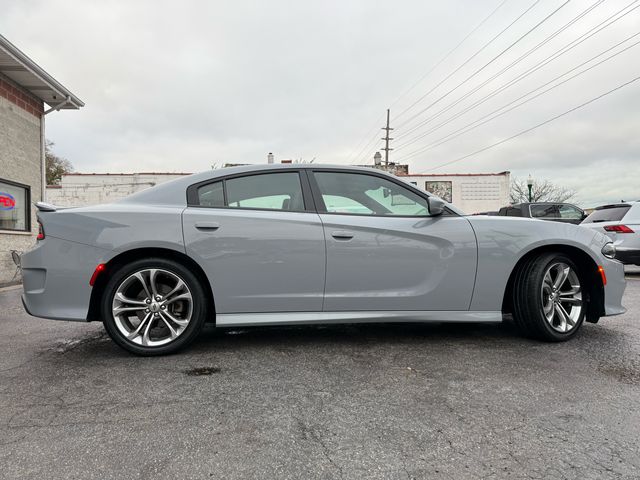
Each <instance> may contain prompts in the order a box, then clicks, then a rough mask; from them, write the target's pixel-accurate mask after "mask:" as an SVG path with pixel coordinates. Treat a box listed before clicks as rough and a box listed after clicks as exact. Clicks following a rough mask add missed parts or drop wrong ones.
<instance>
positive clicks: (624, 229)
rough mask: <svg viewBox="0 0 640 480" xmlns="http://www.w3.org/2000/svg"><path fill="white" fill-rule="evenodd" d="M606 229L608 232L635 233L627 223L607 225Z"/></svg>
mask: <svg viewBox="0 0 640 480" xmlns="http://www.w3.org/2000/svg"><path fill="white" fill-rule="evenodd" d="M604 229H605V230H606V231H607V232H616V233H634V231H633V230H631V229H630V228H629V227H627V226H626V225H607V226H606V227H604Z"/></svg>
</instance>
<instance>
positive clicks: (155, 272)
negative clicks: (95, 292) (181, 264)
mask: <svg viewBox="0 0 640 480" xmlns="http://www.w3.org/2000/svg"><path fill="white" fill-rule="evenodd" d="M112 313H113V319H114V321H115V324H116V327H117V328H118V330H119V332H120V333H121V334H122V335H123V336H124V337H125V338H126V339H127V340H129V341H130V342H133V343H135V344H137V345H142V346H147V347H158V346H162V345H166V344H168V343H170V342H172V341H174V340H175V339H176V338H178V337H179V336H180V335H181V334H182V333H183V332H184V331H185V330H186V328H187V326H188V325H189V321H190V320H191V316H192V313H193V297H192V295H191V291H190V290H189V287H188V286H187V284H186V283H185V282H184V281H183V280H182V279H181V278H180V277H178V276H177V275H176V274H175V273H172V272H170V271H168V270H164V269H159V268H147V269H144V270H140V271H137V272H135V273H133V274H131V275H130V276H128V277H127V278H126V279H124V280H123V281H122V283H121V284H120V285H119V286H118V288H117V289H116V292H115V294H114V297H113V302H112Z"/></svg>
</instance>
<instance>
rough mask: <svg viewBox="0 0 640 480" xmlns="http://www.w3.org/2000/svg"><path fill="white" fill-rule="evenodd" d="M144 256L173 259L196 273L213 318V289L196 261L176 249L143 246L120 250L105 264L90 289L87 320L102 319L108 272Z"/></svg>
mask: <svg viewBox="0 0 640 480" xmlns="http://www.w3.org/2000/svg"><path fill="white" fill-rule="evenodd" d="M145 257H159V258H164V259H168V260H173V261H175V262H178V263H180V264H182V265H184V266H185V267H188V268H189V269H190V270H191V271H192V272H193V273H194V274H195V275H196V277H198V280H200V283H201V285H202V288H204V289H205V291H206V292H207V307H209V309H210V310H209V311H210V312H211V313H212V314H213V315H212V317H213V318H215V311H216V309H215V302H214V299H213V290H212V289H211V284H210V283H209V280H208V279H207V275H206V274H205V272H204V270H202V267H200V265H198V263H197V262H196V261H194V260H193V259H192V258H191V257H189V256H188V255H185V254H184V253H182V252H179V251H177V250H171V249H168V248H157V247H143V248H134V249H131V250H127V251H125V252H122V253H120V254H118V255H116V256H115V257H113V258H112V259H111V260H109V261H108V262H107V263H106V264H105V269H104V270H103V271H102V272H101V274H100V275H99V276H98V278H97V279H96V282H95V283H94V285H93V289H92V290H91V298H90V300H89V311H88V313H87V321H89V322H91V321H102V319H101V318H100V304H101V302H102V295H103V294H104V291H105V287H106V285H107V282H108V281H109V277H110V274H111V273H113V272H115V271H116V270H117V269H118V268H120V267H121V266H122V265H126V264H127V263H129V262H131V261H133V260H138V259H140V258H145Z"/></svg>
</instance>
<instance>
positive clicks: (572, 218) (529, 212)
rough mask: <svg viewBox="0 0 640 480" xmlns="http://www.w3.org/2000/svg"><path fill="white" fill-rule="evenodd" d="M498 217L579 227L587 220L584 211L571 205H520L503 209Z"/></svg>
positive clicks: (542, 203) (541, 203)
mask: <svg viewBox="0 0 640 480" xmlns="http://www.w3.org/2000/svg"><path fill="white" fill-rule="evenodd" d="M498 215H502V216H505V217H529V218H539V219H540V220H551V221H552V222H564V223H573V224H576V225H578V224H579V223H580V222H582V220H584V219H585V218H586V214H585V213H584V210H582V209H581V208H578V207H576V206H575V205H571V204H570V203H551V202H538V203H518V204H516V205H509V206H508V207H502V208H501V209H500V211H498Z"/></svg>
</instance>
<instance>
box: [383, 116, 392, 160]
mask: <svg viewBox="0 0 640 480" xmlns="http://www.w3.org/2000/svg"><path fill="white" fill-rule="evenodd" d="M382 130H384V131H385V132H386V133H387V134H386V135H385V136H384V137H383V138H382V140H384V148H383V149H382V150H384V165H385V167H388V166H389V151H391V150H393V148H389V140H393V138H390V137H389V132H390V131H391V130H393V128H391V127H390V126H389V109H388V108H387V126H386V127H382Z"/></svg>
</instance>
